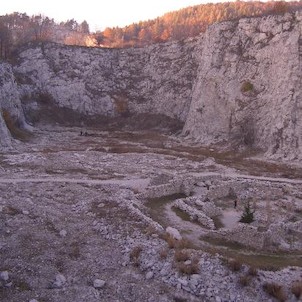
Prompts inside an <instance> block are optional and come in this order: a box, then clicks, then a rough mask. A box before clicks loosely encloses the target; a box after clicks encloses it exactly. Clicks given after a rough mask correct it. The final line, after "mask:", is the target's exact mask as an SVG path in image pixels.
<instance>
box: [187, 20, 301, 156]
mask: <svg viewBox="0 0 302 302" xmlns="http://www.w3.org/2000/svg"><path fill="white" fill-rule="evenodd" d="M301 18H302V15H301V14H296V15H290V14H286V15H284V16H273V17H272V16H269V17H265V18H251V19H241V20H239V21H238V22H224V23H221V24H218V25H216V26H212V27H210V28H209V30H208V31H207V32H206V34H205V36H204V38H203V39H202V41H201V43H202V54H201V55H200V59H199V69H198V76H197V79H196V82H195V85H194V87H193V97H192V104H191V107H190V112H189V114H188V117H187V119H186V124H185V127H184V130H183V132H184V133H185V134H189V135H190V136H191V137H193V138H197V139H198V140H200V141H201V142H203V143H206V144H211V143H221V142H227V143H232V144H235V145H238V144H239V145H240V144H241V145H246V146H253V147H256V148H262V149H264V150H267V155H270V156H275V157H277V156H280V157H285V158H288V159H293V158H297V157H298V156H299V153H301V152H300V151H301V135H300V133H301V130H302V129H301V119H300V118H299V116H301V101H302V99H301V91H302V90H301V88H302V87H301V84H302V82H301V71H302V65H301V58H302V36H301V26H302V22H301Z"/></svg>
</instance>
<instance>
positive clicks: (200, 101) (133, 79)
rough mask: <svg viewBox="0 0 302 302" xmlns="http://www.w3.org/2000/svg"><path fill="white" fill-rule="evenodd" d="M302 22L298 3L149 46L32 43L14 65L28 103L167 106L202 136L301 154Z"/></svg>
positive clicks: (123, 109)
mask: <svg viewBox="0 0 302 302" xmlns="http://www.w3.org/2000/svg"><path fill="white" fill-rule="evenodd" d="M301 24H302V14H301V13H298V12H297V13H295V14H285V15H283V16H268V17H263V18H246V19H241V20H237V21H230V22H223V23H219V24H215V25H213V26H211V27H210V28H209V29H208V30H207V32H206V33H205V34H204V35H201V36H199V37H197V38H194V39H189V40H187V41H184V42H169V43H163V44H157V45H152V46H149V47H146V48H132V49H88V48H80V47H66V46H60V45H55V44H43V45H36V46H31V47H27V48H26V49H23V50H22V51H21V52H20V53H19V63H18V65H17V66H16V67H15V71H16V72H17V74H18V79H20V80H21V83H22V85H20V92H21V95H22V99H23V101H24V104H25V107H26V108H27V111H28V112H30V111H34V110H39V108H41V106H42V105H43V104H45V103H51V104H54V105H55V106H57V107H60V108H65V109H68V110H72V111H73V112H77V113H80V114H84V115H86V116H107V117H117V116H125V115H129V114H139V113H151V114H164V115H166V116H169V117H173V118H176V119H178V120H180V121H182V122H185V126H184V128H183V135H186V136H188V137H190V138H193V139H195V140H197V141H200V142H201V143H203V144H208V145H210V144H215V143H226V144H227V145H228V146H232V147H236V148H242V147H243V148H245V147H248V148H260V149H262V150H264V151H266V155H267V156H268V157H273V158H285V159H289V160H292V159H301V154H302V153H301V152H300V151H301V135H300V133H301V130H302V129H301V127H302V126H301V122H302V120H301V118H300V116H301V91H302V89H301V88H302V87H301V70H302V66H301V57H302V36H301V27H302V25H301Z"/></svg>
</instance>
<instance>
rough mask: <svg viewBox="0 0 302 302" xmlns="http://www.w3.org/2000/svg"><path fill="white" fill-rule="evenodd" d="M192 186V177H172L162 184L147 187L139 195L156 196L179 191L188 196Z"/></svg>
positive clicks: (143, 196)
mask: <svg viewBox="0 0 302 302" xmlns="http://www.w3.org/2000/svg"><path fill="white" fill-rule="evenodd" d="M193 186H194V179H173V180H172V181H170V182H169V183H166V184H163V185H159V186H150V187H148V188H147V189H146V191H145V192H144V193H142V194H141V195H140V197H141V198H143V199H146V198H158V197H162V196H169V195H173V194H179V193H183V194H185V195H187V196H188V195H190V193H191V191H192V189H193Z"/></svg>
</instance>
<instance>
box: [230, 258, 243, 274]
mask: <svg viewBox="0 0 302 302" xmlns="http://www.w3.org/2000/svg"><path fill="white" fill-rule="evenodd" d="M228 267H229V268H230V270H231V271H233V272H239V271H240V270H241V269H242V263H241V262H239V261H238V260H235V259H232V260H229V262H228Z"/></svg>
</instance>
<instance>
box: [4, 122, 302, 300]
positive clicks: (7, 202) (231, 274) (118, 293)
mask: <svg viewBox="0 0 302 302" xmlns="http://www.w3.org/2000/svg"><path fill="white" fill-rule="evenodd" d="M81 131H82V134H83V135H81ZM85 132H87V133H85ZM256 155H257V156H256ZM259 158H261V157H259V156H258V154H256V153H254V152H250V153H248V152H246V153H245V154H239V153H235V152H219V151H218V150H217V149H212V148H202V147H201V146H199V145H198V144H193V143H192V142H189V141H185V140H184V139H183V138H179V137H176V136H169V135H166V134H161V133H159V132H151V131H144V132H143V131H141V132H129V131H100V130H97V129H81V128H68V127H65V128H62V127H59V126H58V127H46V126H44V127H41V128H40V129H36V130H35V132H34V135H33V137H32V138H31V139H30V140H29V141H28V142H24V143H18V144H17V146H16V150H14V151H12V152H7V153H2V154H0V301H3V302H15V301H16V302H17V301H18V302H19V301H32V302H34V301H38V302H52V301H55V302H61V301H62V302H63V301H64V302H71V301H75V302H77V301H87V302H90V301H92V302H94V301H270V300H271V301H274V298H272V297H271V296H269V295H267V294H266V293H265V292H264V291H263V289H262V287H263V284H264V283H265V282H277V283H280V284H282V285H283V286H284V287H285V292H286V295H287V300H288V301H297V300H296V298H295V297H294V295H293V294H291V292H290V287H291V285H292V283H293V282H295V281H301V280H302V269H301V267H298V266H297V267H296V266H294V267H285V268H282V269H280V270H279V271H277V272H276V271H262V270H259V271H258V273H257V276H255V277H254V278H253V280H252V281H250V282H251V283H250V284H249V285H248V286H243V285H242V282H241V283H240V280H241V279H242V278H243V276H245V275H246V273H247V271H248V266H243V267H242V268H241V269H240V271H239V272H236V271H233V270H232V269H230V268H229V266H228V265H227V264H226V261H225V259H222V258H221V257H220V255H219V254H217V253H216V252H214V253H213V252H212V253H211V252H209V251H205V250H200V249H197V250H196V249H195V248H194V242H193V244H192V245H191V246H186V247H185V249H187V253H188V254H189V255H190V257H191V258H190V259H191V260H192V262H194V260H193V258H194V257H195V259H196V257H197V258H198V266H199V270H198V271H196V272H194V273H193V274H184V273H183V272H180V271H179V270H178V266H177V265H178V264H175V253H176V252H177V251H176V250H175V249H173V248H170V247H169V246H168V245H167V242H166V241H165V240H164V239H163V236H162V233H161V232H159V231H158V230H155V229H154V228H153V227H152V224H151V226H150V223H149V222H150V221H149V220H148V219H150V218H149V217H147V218H146V217H145V216H144V215H145V214H146V213H145V214H141V215H140V214H139V210H138V209H137V207H136V202H137V199H139V197H138V196H140V194H142V193H144V191H145V190H146V188H147V187H148V186H150V185H157V184H161V183H164V182H165V181H166V180H167V179H171V178H177V177H182V178H185V177H186V176H190V175H201V174H203V175H210V174H217V175H232V176H233V177H237V176H238V177H241V178H251V179H253V178H254V179H258V178H259V179H266V180H268V181H273V182H281V183H295V184H300V183H302V168H300V167H299V166H289V165H285V164H278V163H275V162H267V161H263V160H260V159H259ZM228 213H229V215H230V216H232V217H233V216H234V215H235V216H236V213H235V212H234V211H230V212H228ZM160 214H161V213H158V215H159V216H160ZM147 216H148V215H147ZM237 216H238V215H237ZM237 216H236V217H237ZM170 219H171V220H170V221H171V223H172V222H173V219H174V223H175V220H177V219H179V217H176V216H172V217H170ZM226 219H228V218H226ZM159 222H160V220H158V221H156V223H159ZM166 223H169V221H168V222H166ZM177 223H178V222H177V221H176V223H175V224H176V225H177ZM179 223H181V222H179ZM183 223H185V222H183ZM226 223H228V222H226ZM230 224H232V221H231V222H230ZM196 232H198V229H196ZM182 235H184V236H185V234H182ZM191 260H190V261H191ZM98 281H99V283H101V285H98ZM103 281H104V282H103Z"/></svg>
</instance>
